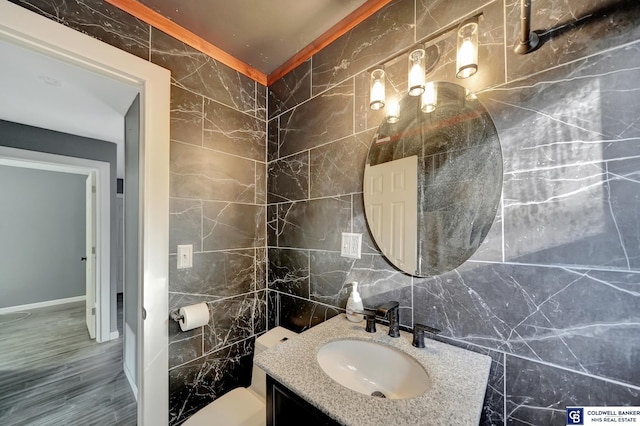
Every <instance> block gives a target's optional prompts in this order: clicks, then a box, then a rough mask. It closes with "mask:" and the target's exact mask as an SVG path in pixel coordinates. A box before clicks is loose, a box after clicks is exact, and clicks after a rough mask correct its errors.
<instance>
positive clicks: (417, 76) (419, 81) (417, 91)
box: [408, 49, 426, 96]
mask: <svg viewBox="0 0 640 426" xmlns="http://www.w3.org/2000/svg"><path fill="white" fill-rule="evenodd" d="M425 57H426V55H425V52H424V49H416V50H414V51H413V52H411V53H410V54H409V80H408V87H409V96H420V95H421V94H422V92H424V82H425V76H424V73H425V70H424V63H425Z"/></svg>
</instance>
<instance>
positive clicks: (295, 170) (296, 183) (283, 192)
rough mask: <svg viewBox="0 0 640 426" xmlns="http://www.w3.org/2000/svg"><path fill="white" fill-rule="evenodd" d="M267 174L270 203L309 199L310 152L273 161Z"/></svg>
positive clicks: (268, 199)
mask: <svg viewBox="0 0 640 426" xmlns="http://www.w3.org/2000/svg"><path fill="white" fill-rule="evenodd" d="M267 173H268V179H267V188H268V193H267V201H268V202H269V203H281V202H284V201H296V200H302V199H305V198H309V152H307V151H304V152H301V153H300V154H295V155H291V156H289V157H285V158H282V159H280V160H276V161H272V162H271V163H269V166H268V172H267Z"/></svg>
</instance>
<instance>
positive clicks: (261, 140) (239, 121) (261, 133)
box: [203, 99, 266, 161]
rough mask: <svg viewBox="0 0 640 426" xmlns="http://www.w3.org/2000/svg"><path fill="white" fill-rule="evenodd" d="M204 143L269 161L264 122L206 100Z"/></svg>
mask: <svg viewBox="0 0 640 426" xmlns="http://www.w3.org/2000/svg"><path fill="white" fill-rule="evenodd" d="M203 132H204V133H203V145H204V146H205V147H207V148H211V149H213V150H216V151H222V152H226V153H228V154H233V155H237V156H239V157H244V158H250V159H252V160H256V161H265V157H266V147H265V143H266V142H265V136H266V135H265V123H264V121H262V120H260V119H258V118H255V117H254V116H252V115H248V114H245V113H242V112H239V111H237V110H235V109H233V108H229V107H227V106H225V105H222V104H220V103H218V102H215V101H212V100H209V99H206V100H205V102H204V128H203Z"/></svg>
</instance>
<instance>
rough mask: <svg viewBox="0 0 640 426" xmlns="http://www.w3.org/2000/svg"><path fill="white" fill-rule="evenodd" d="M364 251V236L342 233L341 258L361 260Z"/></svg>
mask: <svg viewBox="0 0 640 426" xmlns="http://www.w3.org/2000/svg"><path fill="white" fill-rule="evenodd" d="M361 251H362V234H353V233H349V232H343V233H342V245H341V246H340V256H342V257H348V258H351V259H360V257H361Z"/></svg>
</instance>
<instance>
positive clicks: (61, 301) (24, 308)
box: [0, 296, 86, 314]
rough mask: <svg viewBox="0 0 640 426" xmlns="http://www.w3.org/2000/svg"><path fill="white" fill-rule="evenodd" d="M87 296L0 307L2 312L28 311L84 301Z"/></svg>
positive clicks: (0, 312)
mask: <svg viewBox="0 0 640 426" xmlns="http://www.w3.org/2000/svg"><path fill="white" fill-rule="evenodd" d="M85 299H86V297H85V296H76V297H67V298H66V299H56V300H47V301H46V302H38V303H29V304H28V305H19V306H9V307H7V308H0V314H9V313H11V312H20V311H28V310H30V309H37V308H45V307H47V306H55V305H64V304H65V303H73V302H84V301H85Z"/></svg>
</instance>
